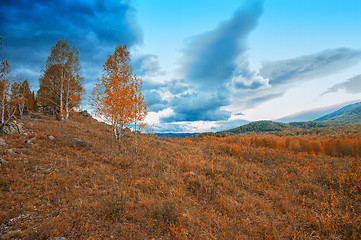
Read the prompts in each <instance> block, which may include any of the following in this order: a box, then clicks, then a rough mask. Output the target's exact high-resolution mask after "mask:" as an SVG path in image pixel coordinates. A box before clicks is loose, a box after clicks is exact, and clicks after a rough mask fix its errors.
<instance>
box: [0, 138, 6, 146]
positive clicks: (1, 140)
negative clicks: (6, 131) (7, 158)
mask: <svg viewBox="0 0 361 240" xmlns="http://www.w3.org/2000/svg"><path fill="white" fill-rule="evenodd" d="M0 146H7V144H6V142H5V140H4V139H2V138H0Z"/></svg>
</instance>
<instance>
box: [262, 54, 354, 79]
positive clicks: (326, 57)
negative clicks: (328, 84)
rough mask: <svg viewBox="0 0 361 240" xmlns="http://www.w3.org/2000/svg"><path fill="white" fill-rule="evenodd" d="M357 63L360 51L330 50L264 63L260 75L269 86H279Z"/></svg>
mask: <svg viewBox="0 0 361 240" xmlns="http://www.w3.org/2000/svg"><path fill="white" fill-rule="evenodd" d="M359 61H361V51H360V50H354V49H349V48H338V49H330V50H326V51H322V52H319V53H315V54H311V55H306V56H301V57H296V58H293V59H288V60H282V61H274V62H266V63H264V64H263V66H262V68H261V70H260V75H262V76H263V77H265V78H269V84H271V85H279V84H284V83H292V82H295V81H299V80H301V79H307V78H311V77H318V76H322V75H326V74H330V73H333V72H336V71H339V70H340V69H344V68H347V67H349V66H351V65H353V64H355V63H357V62H359Z"/></svg>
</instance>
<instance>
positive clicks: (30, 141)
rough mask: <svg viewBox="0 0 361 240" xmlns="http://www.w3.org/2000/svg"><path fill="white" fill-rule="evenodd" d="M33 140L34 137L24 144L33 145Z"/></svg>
mask: <svg viewBox="0 0 361 240" xmlns="http://www.w3.org/2000/svg"><path fill="white" fill-rule="evenodd" d="M35 140H36V137H33V138H31V139H29V140H28V141H26V143H27V144H29V145H34V141H35Z"/></svg>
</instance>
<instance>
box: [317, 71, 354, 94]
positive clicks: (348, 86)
mask: <svg viewBox="0 0 361 240" xmlns="http://www.w3.org/2000/svg"><path fill="white" fill-rule="evenodd" d="M341 89H342V90H345V91H346V92H348V93H354V94H355V93H361V74H359V75H357V76H355V77H353V78H350V79H347V80H346V81H345V82H343V83H338V84H336V85H334V86H332V87H330V88H329V89H328V90H327V91H326V92H324V93H323V94H322V95H324V94H326V93H330V92H337V91H338V90H341Z"/></svg>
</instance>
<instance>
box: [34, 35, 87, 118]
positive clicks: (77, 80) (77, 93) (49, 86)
mask: <svg viewBox="0 0 361 240" xmlns="http://www.w3.org/2000/svg"><path fill="white" fill-rule="evenodd" d="M78 55H79V52H78V50H77V49H76V48H75V46H71V45H70V44H69V43H68V41H67V40H66V39H64V40H59V41H58V42H57V43H56V44H55V45H54V46H53V47H52V48H51V53H50V55H49V56H48V58H47V60H46V65H45V67H44V69H43V70H42V75H41V76H40V79H39V85H40V88H39V91H38V101H39V106H40V107H41V108H43V110H45V109H46V108H48V109H51V110H52V111H53V112H56V113H57V114H58V115H59V116H60V118H61V119H67V118H68V117H69V114H70V111H71V109H73V108H74V107H78V106H79V105H80V103H81V95H82V94H83V92H84V89H83V86H82V81H83V77H82V76H81V65H80V63H79V57H78Z"/></svg>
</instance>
